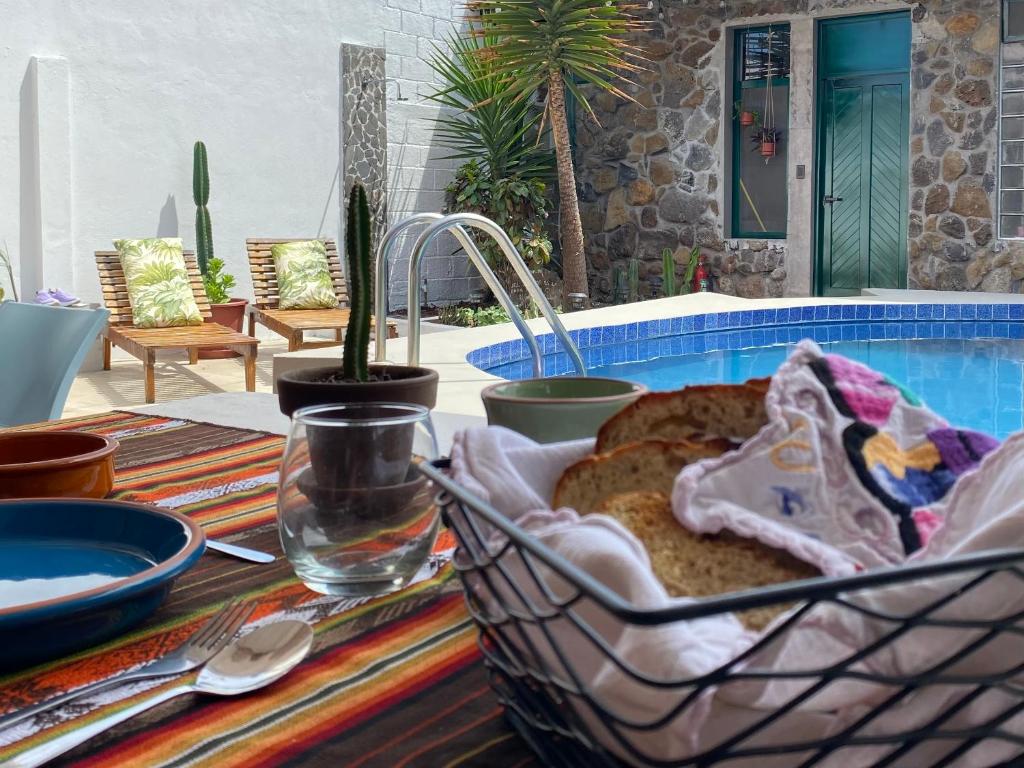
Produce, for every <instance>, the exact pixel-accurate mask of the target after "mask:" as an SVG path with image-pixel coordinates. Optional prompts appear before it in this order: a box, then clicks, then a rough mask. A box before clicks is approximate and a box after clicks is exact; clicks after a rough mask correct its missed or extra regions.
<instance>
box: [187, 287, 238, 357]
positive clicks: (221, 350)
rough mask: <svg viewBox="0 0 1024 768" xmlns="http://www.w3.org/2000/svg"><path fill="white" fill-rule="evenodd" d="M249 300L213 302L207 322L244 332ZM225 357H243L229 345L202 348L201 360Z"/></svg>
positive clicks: (200, 352)
mask: <svg viewBox="0 0 1024 768" xmlns="http://www.w3.org/2000/svg"><path fill="white" fill-rule="evenodd" d="M248 304H249V302H248V300H247V299H228V302H227V304H211V305H210V314H211V315H212V317H210V319H209V320H207V321H206V322H208V323H219V324H220V325H223V326H225V327H227V328H230V329H231V330H233V331H238V332H239V333H241V332H242V325H243V323H244V322H245V308H246V306H248ZM225 357H241V355H239V354H238V353H237V352H233V351H232V350H230V349H228V348H227V347H212V348H210V349H200V350H199V359H200V360H220V359H222V358H225Z"/></svg>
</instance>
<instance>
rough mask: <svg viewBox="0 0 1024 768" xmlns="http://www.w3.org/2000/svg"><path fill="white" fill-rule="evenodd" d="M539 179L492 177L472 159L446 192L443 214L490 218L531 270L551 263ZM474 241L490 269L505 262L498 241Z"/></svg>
mask: <svg viewBox="0 0 1024 768" xmlns="http://www.w3.org/2000/svg"><path fill="white" fill-rule="evenodd" d="M545 188H546V186H545V184H544V182H543V181H542V180H541V179H539V178H536V177H534V178H525V177H523V176H520V175H519V174H513V175H511V176H507V177H498V178H495V177H494V176H493V175H491V174H490V173H489V172H488V171H487V170H486V169H484V168H481V166H480V164H479V163H477V161H475V160H470V161H469V162H468V163H466V164H465V165H463V166H462V167H461V168H459V170H458V171H456V173H455V180H454V181H452V183H451V184H449V185H448V187H447V188H446V189H445V199H444V212H445V213H455V212H462V211H470V212H473V213H479V214H481V215H483V216H486V217H487V218H489V219H493V220H494V221H495V222H496V223H497V224H498V226H499V227H501V228H502V229H503V230H505V232H507V233H508V236H509V237H510V238H511V239H512V243H513V244H514V245H515V247H516V249H517V250H518V251H519V253H520V255H521V256H522V257H523V260H524V261H525V262H526V264H527V265H528V266H530V267H531V268H538V267H542V266H544V265H545V264H547V263H548V262H549V261H550V260H551V240H550V239H548V236H547V235H546V234H545V233H544V220H545V219H546V218H547V216H548V208H549V206H550V204H551V202H550V200H548V198H547V197H545V195H544V192H545ZM474 239H475V240H476V243H477V246H478V247H479V248H480V252H481V253H482V254H483V255H484V258H485V259H487V263H488V264H490V265H491V266H492V267H493V266H498V265H502V266H503V265H505V264H507V260H506V259H505V256H504V255H503V254H502V252H501V249H500V248H499V247H498V244H497V242H495V241H494V239H492V238H491V237H489V236H486V235H483V236H479V237H477V235H476V234H475V230H474Z"/></svg>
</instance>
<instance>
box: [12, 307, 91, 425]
mask: <svg viewBox="0 0 1024 768" xmlns="http://www.w3.org/2000/svg"><path fill="white" fill-rule="evenodd" d="M109 315H110V312H108V311H107V310H105V309H64V308H63V307H44V306H39V305H36V304H18V303H16V302H13V301H5V302H3V303H0V426H8V427H12V426H15V425H18V424H31V423H33V422H37V421H46V420H48V419H58V418H60V414H61V411H63V410H64V402H65V401H66V400H67V399H68V391H69V390H70V389H71V382H72V381H74V379H75V375H76V374H77V373H78V369H79V368H80V367H81V365H82V361H83V360H84V359H85V356H86V354H87V353H88V351H89V348H90V347H91V346H92V343H93V341H95V339H96V336H98V335H99V333H100V331H101V330H102V328H103V324H104V323H105V322H106V321H107V317H108V316H109Z"/></svg>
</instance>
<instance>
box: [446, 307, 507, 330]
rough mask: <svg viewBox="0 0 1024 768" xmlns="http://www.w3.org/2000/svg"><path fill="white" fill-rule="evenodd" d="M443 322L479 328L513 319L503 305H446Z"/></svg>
mask: <svg viewBox="0 0 1024 768" xmlns="http://www.w3.org/2000/svg"><path fill="white" fill-rule="evenodd" d="M440 316H441V317H440V319H441V322H443V323H445V324H446V325H461V326H464V327H466V328H478V327H480V326H483V325H498V324H499V323H507V322H509V321H510V320H511V318H510V317H509V316H508V312H506V311H505V310H504V308H503V307H500V306H498V305H494V306H492V307H458V306H451V307H444V308H442V309H441V313H440Z"/></svg>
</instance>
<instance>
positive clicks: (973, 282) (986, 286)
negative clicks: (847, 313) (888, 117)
mask: <svg viewBox="0 0 1024 768" xmlns="http://www.w3.org/2000/svg"><path fill="white" fill-rule="evenodd" d="M912 16H913V19H914V38H913V51H912V65H911V77H912V83H911V115H912V123H911V141H910V163H911V166H910V167H911V174H910V189H911V192H910V209H911V213H910V226H909V236H910V252H909V259H908V262H909V271H910V274H909V283H910V285H911V287H920V288H936V289H940V290H956V291H962V290H968V289H970V290H975V289H980V290H983V291H1009V290H1010V289H1011V283H1012V274H1011V273H1012V263H1013V262H1014V261H1015V253H1014V251H1013V250H1011V249H1007V250H1002V251H997V247H998V246H997V241H996V240H995V234H996V232H995V229H996V223H995V220H994V214H995V205H996V193H995V185H996V163H997V161H998V157H997V155H998V146H997V138H998V136H997V128H998V126H997V121H998V104H997V102H998V78H997V75H998V72H997V64H998V52H999V2H998V0H958V2H956V3H949V2H942V3H940V2H933V3H927V4H926V5H925V7H924V8H923V9H922V8H915V9H914V12H913V14H912Z"/></svg>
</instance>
